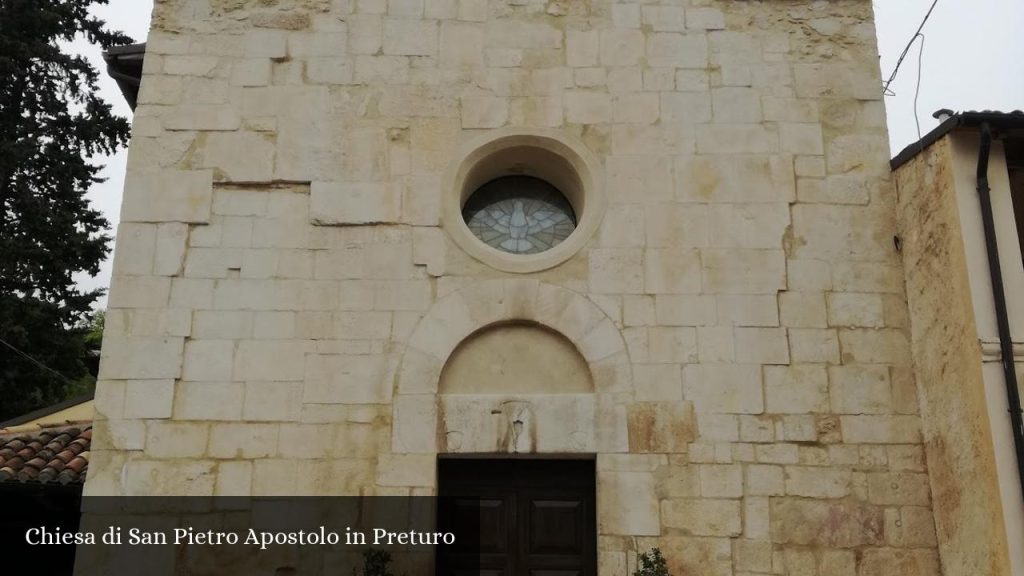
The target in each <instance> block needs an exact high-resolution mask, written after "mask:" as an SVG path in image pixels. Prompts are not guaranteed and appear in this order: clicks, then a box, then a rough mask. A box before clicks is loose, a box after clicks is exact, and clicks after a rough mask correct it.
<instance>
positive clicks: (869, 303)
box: [828, 292, 885, 328]
mask: <svg viewBox="0 0 1024 576" xmlns="http://www.w3.org/2000/svg"><path fill="white" fill-rule="evenodd" d="M828 322H829V325H830V326H838V327H847V328H854V327H857V328H860V327H864V328H881V327H882V326H883V325H884V324H885V318H884V311H883V305H882V296H881V295H880V294H858V293H852V292H833V293H830V294H829V295H828Z"/></svg>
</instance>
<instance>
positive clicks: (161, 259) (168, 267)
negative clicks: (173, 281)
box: [153, 222, 189, 276]
mask: <svg viewBox="0 0 1024 576" xmlns="http://www.w3.org/2000/svg"><path fill="white" fill-rule="evenodd" d="M188 234H189V226H188V225H187V224H182V223H177V222H170V223H166V224H158V225H157V227H156V249H155V251H154V254H153V274H155V275H157V276H179V275H181V273H182V265H183V264H184V261H185V251H186V250H187V244H188Z"/></svg>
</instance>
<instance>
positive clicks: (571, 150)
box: [86, 0, 1009, 576]
mask: <svg viewBox="0 0 1024 576" xmlns="http://www.w3.org/2000/svg"><path fill="white" fill-rule="evenodd" d="M879 79H880V73H879V69H878V54H877V49H876V41H875V33H874V26H873V22H872V11H871V4H870V2H867V1H865V0H837V1H829V2H822V1H814V2H812V1H809V0H808V1H803V0H778V1H776V0H771V1H758V2H747V1H735V0H734V1H717V0H687V1H683V0H671V1H664V2H640V3H637V2H610V1H604V0H601V1H584V0H550V1H541V0H333V1H332V0H279V1H255V0H249V1H246V0H231V1H228V0H158V1H157V2H156V7H155V11H154V16H153V27H152V31H151V33H150V36H149V39H148V42H147V45H146V54H145V63H144V66H143V80H142V84H141V88H140V92H139V95H138V107H137V109H136V113H135V118H134V128H133V129H134V134H133V139H132V143H131V147H130V153H129V167H128V175H127V179H126V185H125V194H124V204H123V209H122V214H121V225H120V227H119V230H118V236H117V248H116V252H115V263H114V277H113V280H112V285H111V289H110V300H109V310H108V312H107V316H106V334H105V337H104V345H103V356H102V362H101V366H100V383H99V384H98V387H97V395H96V422H95V424H94V439H93V446H92V456H91V458H92V460H91V465H90V472H89V477H88V481H87V484H86V494H92V495H166V494H182V495H291V494H296V495H356V494H362V495H367V494H374V495H435V494H438V493H446V492H451V491H452V490H456V491H457V490H458V489H460V488H466V487H470V485H471V484H473V479H474V478H476V479H479V482H480V483H481V486H483V485H484V484H486V482H484V480H485V479H489V480H487V481H488V482H490V481H493V482H497V483H500V482H502V481H507V479H509V478H516V479H519V480H517V481H520V480H521V482H522V484H521V485H516V486H504V487H503V488H502V489H508V490H512V491H513V492H515V491H516V490H521V491H522V492H521V493H523V494H525V493H526V492H527V491H528V489H527V487H536V486H545V485H549V484H550V485H555V484H558V483H560V482H563V483H564V482H565V479H566V478H579V479H581V480H579V482H574V483H572V486H575V487H577V488H580V487H582V488H580V489H579V490H577V491H576V492H573V493H569V494H568V495H567V496H565V498H566V501H567V502H570V503H571V504H572V506H573V507H575V508H573V509H574V510H575V509H579V510H585V511H586V510H589V512H585V513H581V514H580V515H578V516H573V517H572V518H569V519H567V520H564V521H565V522H569V523H570V524H573V525H574V526H575V527H576V529H578V530H580V533H581V534H582V538H581V539H580V540H579V541H574V542H573V543H571V544H572V545H571V546H569V545H567V548H566V550H565V551H564V554H563V555H564V556H565V557H566V559H564V561H565V562H567V563H568V564H565V566H570V568H566V569H565V570H567V571H565V572H557V573H558V574H562V573H565V574H569V573H573V574H595V573H596V574H599V575H600V576H621V575H626V574H631V573H632V571H633V570H634V569H635V567H636V557H637V553H639V552H644V551H646V550H649V549H651V548H655V547H657V548H660V549H661V550H662V551H663V553H664V554H665V556H666V558H667V559H668V562H669V567H670V570H671V572H672V574H674V575H676V576H682V575H690V574H693V575H696V574H700V575H701V576H732V575H735V576H741V575H752V574H788V575H794V576H796V575H810V574H820V575H822V576H825V575H828V576H887V575H897V574H898V575H901V576H937V575H939V574H942V573H943V572H942V570H941V569H940V555H939V545H940V542H939V539H938V537H937V535H936V530H935V520H934V517H935V515H934V514H933V508H935V507H937V506H938V504H937V503H936V502H935V501H934V500H933V496H932V494H933V491H932V488H931V482H930V476H929V466H928V459H927V458H926V446H925V441H924V436H923V432H922V430H923V423H922V418H921V415H920V408H919V406H920V403H919V389H918V382H917V380H918V378H916V377H915V371H914V368H913V359H912V349H911V333H910V317H909V312H908V306H907V299H906V293H905V286H906V283H905V280H904V267H903V263H902V260H901V255H900V252H899V251H898V243H895V242H894V237H896V236H897V209H896V193H895V190H894V185H893V181H892V178H891V175H890V168H889V150H888V144H887V135H886V124H885V110H884V106H883V102H882V100H881V98H882V93H881V89H880V85H879ZM496 469H498V470H504V473H503V474H493V473H491V472H489V470H490V471H493V470H496ZM503 478H504V479H506V480H502V479H503ZM488 486H490V485H488ZM516 493H517V494H519V493H520V492H516ZM524 498H525V496H524ZM506 504H507V502H506ZM552 513H553V514H554V512H552ZM560 521H562V520H560ZM997 540H998V539H997ZM947 544H948V543H947ZM574 546H575V548H574ZM1000 550H1001V551H1002V552H1001V554H1002V556H1000ZM993 551H994V552H993ZM1005 551H1006V542H1005V539H1004V540H1003V541H1002V542H998V541H993V542H991V543H990V544H987V545H979V547H978V548H977V550H976V552H975V551H972V552H968V553H966V556H967V558H966V560H965V563H964V564H963V565H964V566H973V568H975V569H976V571H974V572H969V571H952V572H945V573H946V574H964V575H967V574H1009V572H1008V571H1005V570H1006V564H1005V563H1006V556H1005ZM509 561H510V562H512V560H509ZM517 561H520V562H521V563H520V564H518V566H520V568H518V569H517V570H522V569H524V568H522V567H523V566H525V564H522V562H529V561H531V560H529V559H526V560H517ZM574 562H575V563H574ZM972 562H973V564H972ZM541 568H544V567H541ZM531 569H532V568H531ZM539 569H540V568H538V570H539ZM544 569H547V568H544ZM514 573H516V574H518V573H523V574H526V573H528V572H525V571H523V572H514ZM531 573H532V572H531ZM545 573H548V572H545ZM550 573H556V572H550Z"/></svg>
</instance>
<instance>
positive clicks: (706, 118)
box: [660, 70, 711, 124]
mask: <svg viewBox="0 0 1024 576" xmlns="http://www.w3.org/2000/svg"><path fill="white" fill-rule="evenodd" d="M683 72H689V71H688V70H680V73H683ZM660 106H661V119H662V120H663V121H666V122H683V123H685V124H698V123H701V122H710V121H711V96H710V95H709V94H708V93H707V92H703V91H702V92H671V91H669V92H662V93H661V94H660Z"/></svg>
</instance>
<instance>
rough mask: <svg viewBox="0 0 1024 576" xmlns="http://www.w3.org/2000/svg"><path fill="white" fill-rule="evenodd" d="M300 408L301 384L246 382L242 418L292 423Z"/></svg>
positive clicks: (296, 417)
mask: <svg viewBox="0 0 1024 576" xmlns="http://www.w3.org/2000/svg"><path fill="white" fill-rule="evenodd" d="M301 408H302V383H301V382H246V383H245V399H244V401H243V404H242V418H243V419H244V420H252V421H294V420H297V419H298V418H299V415H300V412H301Z"/></svg>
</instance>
